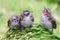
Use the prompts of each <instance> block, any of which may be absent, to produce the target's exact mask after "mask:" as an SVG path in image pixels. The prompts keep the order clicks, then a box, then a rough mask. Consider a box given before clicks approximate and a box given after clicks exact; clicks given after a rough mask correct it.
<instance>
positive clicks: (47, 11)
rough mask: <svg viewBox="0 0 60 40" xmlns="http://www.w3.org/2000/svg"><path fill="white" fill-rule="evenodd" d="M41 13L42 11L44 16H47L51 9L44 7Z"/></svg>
mask: <svg viewBox="0 0 60 40" xmlns="http://www.w3.org/2000/svg"><path fill="white" fill-rule="evenodd" d="M42 13H43V14H44V15H45V16H48V15H50V14H51V11H50V9H49V8H44V9H43V10H42Z"/></svg>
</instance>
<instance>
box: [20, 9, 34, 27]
mask: <svg viewBox="0 0 60 40" xmlns="http://www.w3.org/2000/svg"><path fill="white" fill-rule="evenodd" d="M20 17H21V25H22V26H23V27H31V26H32V25H33V22H34V17H33V15H32V13H31V12H30V11H29V10H25V11H23V13H22V14H21V15H20Z"/></svg>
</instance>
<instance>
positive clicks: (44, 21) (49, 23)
mask: <svg viewBox="0 0 60 40" xmlns="http://www.w3.org/2000/svg"><path fill="white" fill-rule="evenodd" d="M40 23H41V25H42V26H43V28H46V29H52V31H53V28H54V29H56V27H57V25H56V21H55V19H54V18H53V16H52V15H51V10H50V9H49V8H44V9H43V11H42V17H41V20H40Z"/></svg>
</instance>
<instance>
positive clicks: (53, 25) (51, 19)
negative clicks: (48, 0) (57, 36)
mask: <svg viewBox="0 0 60 40" xmlns="http://www.w3.org/2000/svg"><path fill="white" fill-rule="evenodd" d="M49 21H50V22H51V23H52V27H53V28H55V29H56V27H57V25H56V21H55V19H54V18H49Z"/></svg>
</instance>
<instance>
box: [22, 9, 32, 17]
mask: <svg viewBox="0 0 60 40" xmlns="http://www.w3.org/2000/svg"><path fill="white" fill-rule="evenodd" d="M30 14H31V12H30V11H29V10H25V11H24V12H23V15H24V16H29V15H30Z"/></svg>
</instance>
